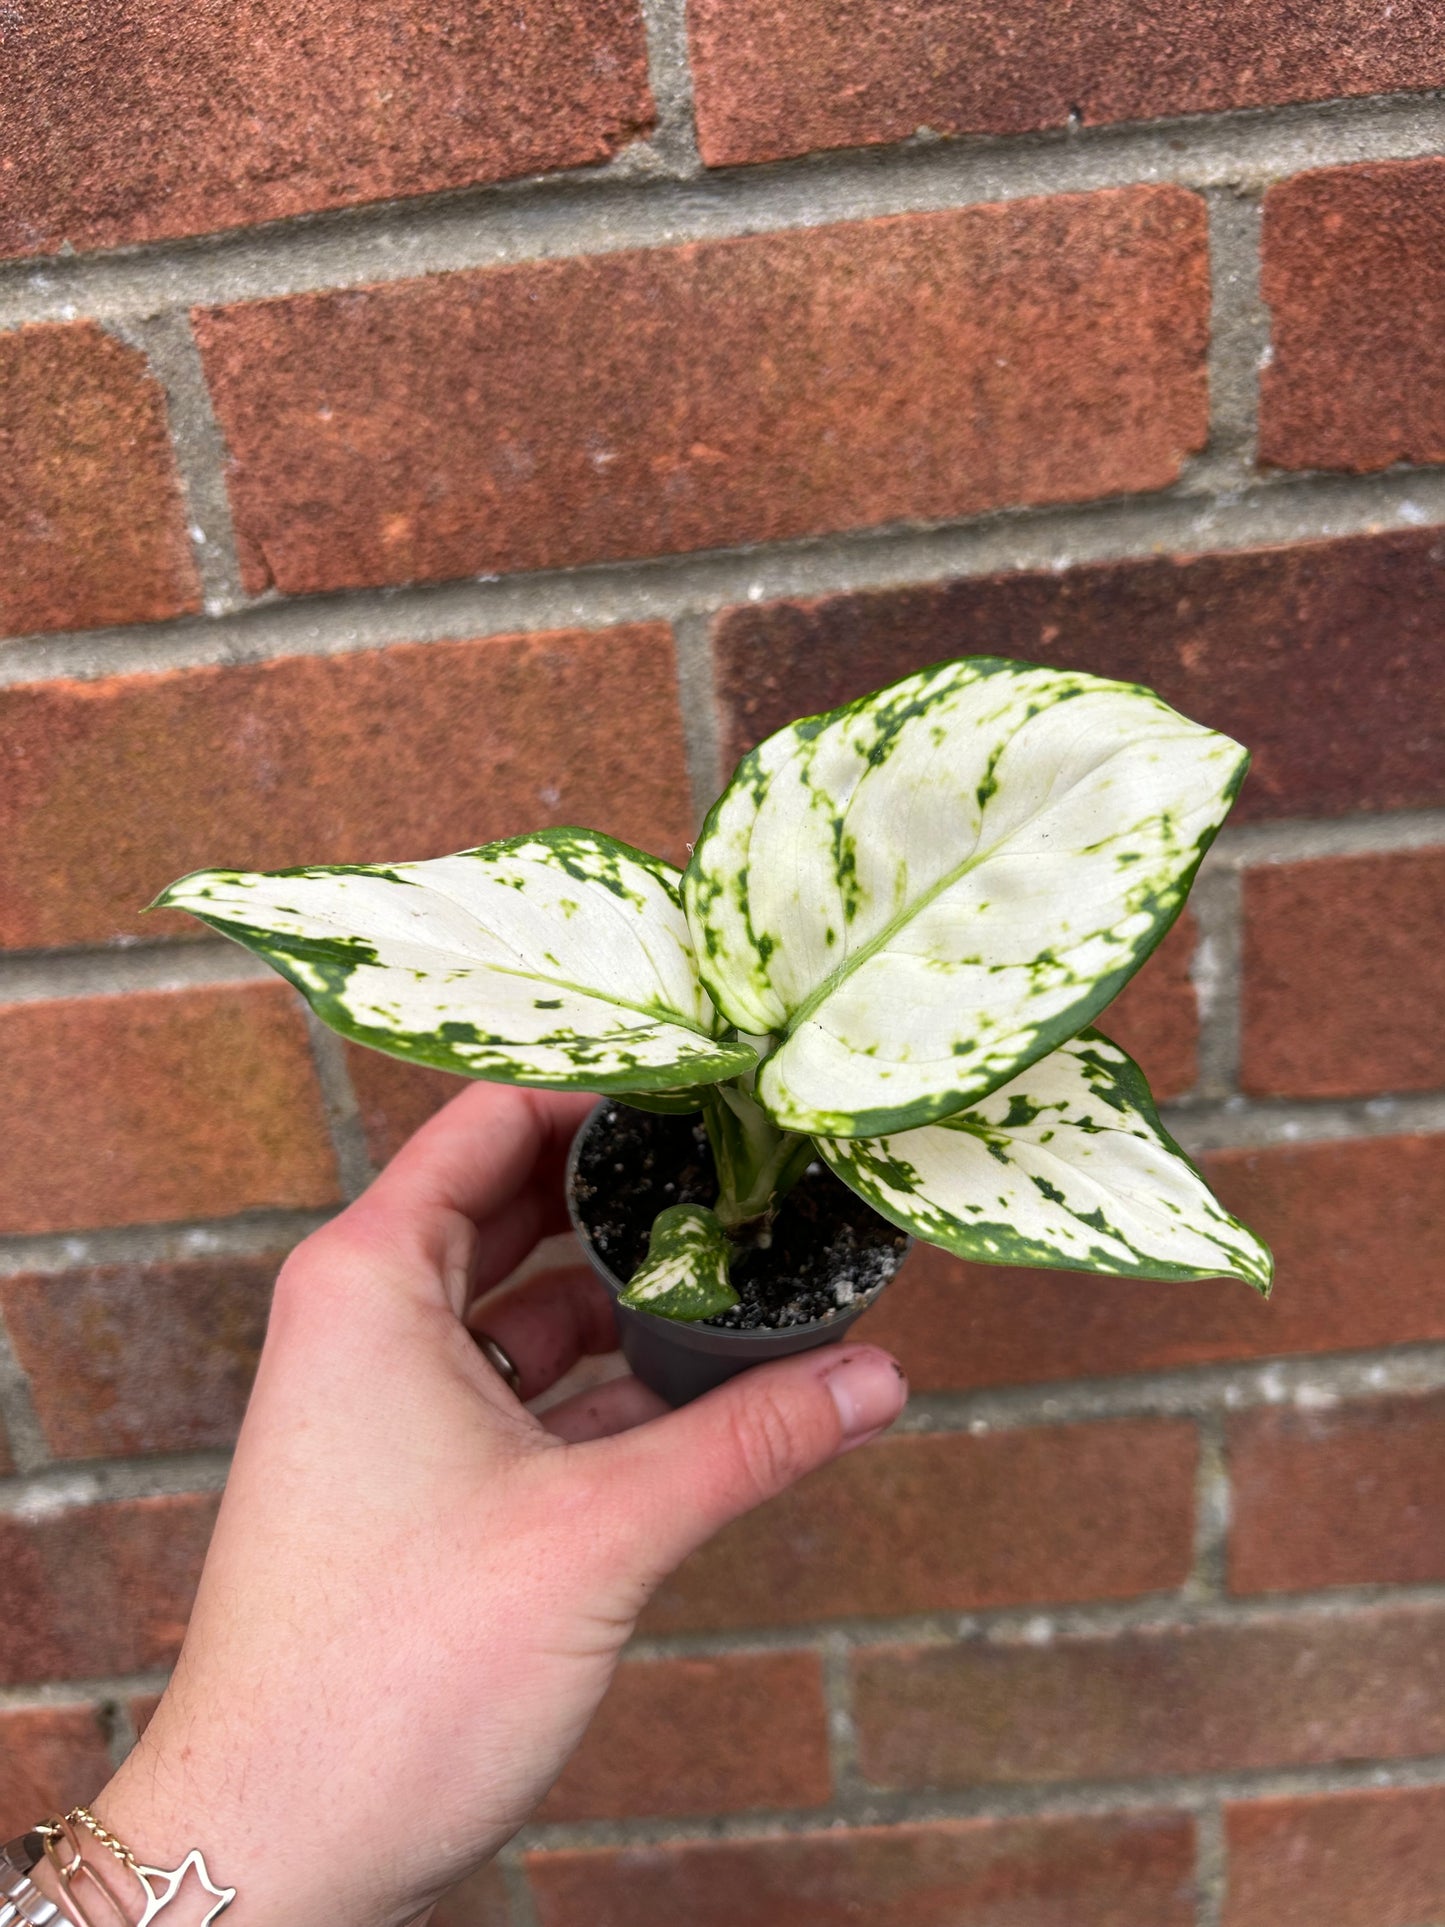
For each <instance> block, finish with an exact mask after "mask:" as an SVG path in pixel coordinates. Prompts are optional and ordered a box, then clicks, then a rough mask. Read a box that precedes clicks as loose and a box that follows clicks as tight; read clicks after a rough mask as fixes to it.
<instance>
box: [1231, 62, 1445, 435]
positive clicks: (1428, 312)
mask: <svg viewBox="0 0 1445 1927" xmlns="http://www.w3.org/2000/svg"><path fill="white" fill-rule="evenodd" d="M1436 39H1437V43H1438V41H1439V34H1438V32H1437V34H1436ZM1262 285H1263V292H1264V298H1265V300H1266V301H1267V302H1268V304H1269V307H1270V311H1271V314H1272V317H1273V321H1272V339H1273V347H1274V354H1273V358H1272V360H1271V362H1270V365H1269V366H1268V367H1267V368H1266V369H1265V370H1264V372H1263V375H1262V377H1261V386H1260V432H1259V452H1260V459H1261V461H1263V462H1266V463H1273V464H1274V465H1275V466H1276V467H1278V468H1343V469H1354V470H1364V469H1377V468H1388V467H1389V465H1390V464H1391V463H1392V462H1402V461H1404V462H1438V461H1441V460H1445V160H1439V159H1433V160H1424V161H1392V162H1386V163H1383V164H1381V165H1379V166H1370V167H1344V168H1328V169H1323V170H1321V171H1320V172H1318V173H1312V174H1300V175H1296V176H1295V178H1294V179H1293V180H1290V181H1285V182H1283V183H1282V184H1281V185H1280V186H1278V187H1274V188H1271V189H1270V191H1269V193H1268V195H1267V196H1266V197H1265V204H1264V265H1263V284H1262ZM1396 297H1398V298H1396Z"/></svg>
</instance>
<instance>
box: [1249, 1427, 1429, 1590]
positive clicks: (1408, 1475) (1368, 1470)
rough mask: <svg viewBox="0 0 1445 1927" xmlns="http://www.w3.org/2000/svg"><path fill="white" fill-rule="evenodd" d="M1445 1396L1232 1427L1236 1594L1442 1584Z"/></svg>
mask: <svg viewBox="0 0 1445 1927" xmlns="http://www.w3.org/2000/svg"><path fill="white" fill-rule="evenodd" d="M1442 1463H1445V1394H1440V1393H1436V1394H1434V1395H1433V1396H1431V1397H1424V1398H1382V1399H1376V1400H1373V1401H1371V1402H1370V1403H1368V1404H1359V1405H1347V1406H1344V1407H1341V1408H1339V1409H1337V1410H1332V1411H1292V1410H1264V1411H1257V1412H1243V1413H1238V1414H1236V1415H1235V1416H1234V1417H1233V1418H1231V1420H1230V1421H1229V1469H1230V1476H1231V1482H1232V1487H1233V1499H1232V1502H1231V1508H1230V1534H1229V1583H1230V1586H1231V1588H1232V1589H1233V1590H1234V1591H1235V1592H1307V1591H1310V1590H1312V1589H1313V1588H1315V1587H1317V1586H1355V1585H1359V1586H1382V1585H1398V1586H1410V1585H1426V1584H1429V1583H1431V1582H1432V1581H1439V1580H1445V1486H1442V1484H1441V1479H1440V1467H1441V1464H1442Z"/></svg>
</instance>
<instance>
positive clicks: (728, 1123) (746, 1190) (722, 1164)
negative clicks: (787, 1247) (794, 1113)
mask: <svg viewBox="0 0 1445 1927" xmlns="http://www.w3.org/2000/svg"><path fill="white" fill-rule="evenodd" d="M703 1121H704V1123H705V1125H706V1127H707V1135H708V1142H709V1143H710V1144H711V1146H712V1154H713V1162H714V1163H715V1164H716V1166H717V1177H718V1200H717V1204H716V1205H715V1206H714V1209H715V1210H716V1212H717V1215H718V1217H719V1219H720V1220H721V1221H722V1223H723V1225H724V1226H725V1227H726V1229H727V1230H729V1231H735V1230H737V1229H738V1228H739V1227H740V1226H742V1225H745V1224H750V1223H752V1222H754V1221H755V1220H757V1219H766V1218H769V1217H771V1215H772V1214H773V1212H774V1211H775V1210H776V1209H777V1207H778V1204H779V1202H780V1200H781V1199H782V1198H783V1197H784V1196H785V1195H786V1194H787V1192H788V1191H790V1190H791V1189H792V1187H793V1186H794V1185H795V1184H796V1183H797V1181H798V1179H799V1178H800V1177H801V1176H802V1175H803V1173H804V1171H805V1170H806V1169H807V1167H808V1165H809V1164H810V1163H811V1161H812V1158H813V1140H812V1139H811V1138H810V1137H804V1136H801V1135H800V1134H799V1133H798V1132H796V1131H782V1130H779V1128H778V1126H777V1125H776V1124H774V1123H773V1122H772V1120H771V1119H770V1118H769V1117H768V1115H767V1113H766V1112H765V1111H764V1110H763V1109H762V1108H761V1106H760V1105H758V1104H757V1103H756V1102H755V1101H754V1100H753V1098H751V1097H750V1096H749V1095H748V1093H747V1092H746V1091H745V1090H743V1088H742V1087H741V1085H739V1084H736V1083H729V1084H711V1085H709V1086H708V1093H707V1101H706V1102H705V1104H704V1105H703Z"/></svg>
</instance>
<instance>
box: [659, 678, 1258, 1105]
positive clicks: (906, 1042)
mask: <svg viewBox="0 0 1445 1927" xmlns="http://www.w3.org/2000/svg"><path fill="white" fill-rule="evenodd" d="M1247 763H1248V757H1247V756H1246V754H1245V752H1244V751H1243V750H1242V749H1241V748H1240V747H1239V745H1238V744H1237V743H1233V742H1231V741H1230V740H1229V738H1228V737H1226V736H1218V735H1216V734H1214V732H1213V731H1211V730H1208V729H1202V728H1201V727H1200V726H1199V725H1198V724H1197V723H1192V722H1190V721H1189V720H1188V719H1187V718H1186V717H1183V716H1180V715H1178V714H1176V713H1175V711H1174V710H1172V709H1170V708H1169V707H1168V706H1167V705H1166V704H1164V703H1162V702H1160V700H1159V698H1158V697H1157V696H1155V695H1152V694H1151V693H1150V691H1148V690H1147V689H1140V688H1137V687H1135V686H1134V685H1133V684H1130V683H1117V682H1103V681H1101V680H1100V679H1099V678H1098V677H1095V676H1086V675H1080V674H1077V673H1075V672H1072V671H1063V670H1057V669H1041V668H1035V667H1032V666H1031V665H1029V664H1027V663H1015V662H1005V661H1001V660H998V659H996V658H993V657H987V656H978V657H970V658H966V659H964V660H963V661H960V662H947V663H940V664H938V665H937V666H936V667H934V668H932V669H924V670H920V671H919V672H918V674H916V675H913V676H907V677H905V678H904V679H903V681H901V682H897V683H894V684H893V685H892V687H891V688H888V689H882V690H879V691H878V692H877V694H875V695H872V696H867V697H864V698H863V700H862V701H860V702H856V703H851V704H849V705H848V707H847V708H845V709H838V710H834V711H833V712H832V713H831V714H830V715H827V716H814V717H809V718H806V719H804V720H803V721H802V722H799V723H794V724H793V725H792V726H791V727H790V728H787V729H783V730H779V731H778V733H777V734H776V735H774V736H770V737H769V738H768V740H767V741H766V742H765V743H763V744H762V745H761V746H760V747H759V748H758V749H755V750H754V751H753V752H752V753H751V754H750V755H749V756H746V757H744V758H743V761H742V762H741V763H740V764H739V766H738V769H737V773H736V775H735V776H734V777H733V780H732V782H731V784H730V785H729V787H728V788H727V790H726V791H725V792H724V793H723V795H722V797H721V798H720V799H719V801H718V803H717V804H716V805H715V806H714V808H713V810H712V813H711V814H710V815H709V817H708V820H707V823H706V825H705V826H704V829H703V833H702V836H701V838H700V839H699V841H698V844H697V848H696V849H695V851H694V852H693V857H692V861H691V863H690V864H689V865H688V868H687V872H686V875H685V877H684V882H683V894H684V900H685V902H686V905H687V914H688V921H689V923H690V924H691V926H692V932H693V940H694V943H695V945H696V948H697V955H698V966H699V969H700V971H701V973H702V977H703V980H704V982H705V983H706V984H707V987H708V989H709V991H710V992H711V993H712V997H713V1000H714V1002H715V1003H716V1004H717V1006H718V1008H719V1009H720V1010H721V1011H722V1012H723V1013H724V1014H725V1015H726V1016H727V1017H728V1018H730V1019H731V1021H732V1022H733V1023H734V1024H736V1025H737V1027H738V1028H739V1029H740V1030H743V1031H748V1032H755V1033H769V1032H771V1033H773V1034H775V1035H776V1036H777V1037H778V1038H779V1039H780V1042H779V1044H778V1047H777V1049H776V1050H775V1051H774V1052H773V1054H772V1055H771V1056H770V1057H769V1058H768V1059H767V1061H766V1063H765V1064H764V1066H763V1068H762V1070H761V1072H760V1073H759V1075H758V1080H757V1086H756V1095H757V1099H758V1101H759V1103H760V1104H762V1106H763V1107H764V1109H765V1110H766V1111H767V1112H768V1114H769V1115H770V1116H771V1117H772V1118H773V1120H774V1122H775V1123H777V1124H779V1125H781V1126H782V1127H783V1128H784V1129H786V1130H792V1131H805V1132H811V1133H814V1134H821V1135H825V1136H829V1137H878V1136H882V1135H884V1134H885V1133H888V1132H894V1131H902V1130H908V1129H910V1128H912V1127H913V1126H915V1125H919V1124H928V1123H931V1122H933V1121H934V1120H936V1119H938V1118H941V1117H946V1116H947V1115H948V1114H949V1113H950V1112H951V1111H957V1110H960V1109H962V1108H963V1106H964V1105H966V1104H969V1103H972V1102H973V1101H974V1100H975V1099H977V1098H980V1097H983V1096H986V1095H987V1093H988V1092H989V1091H992V1090H996V1089H997V1088H998V1086H999V1085H1000V1084H1003V1083H1006V1082H1007V1081H1008V1079H1009V1078H1011V1077H1015V1076H1017V1074H1018V1073H1019V1072H1020V1071H1021V1070H1022V1069H1023V1068H1024V1067H1025V1065H1027V1064H1031V1063H1033V1062H1034V1060H1035V1059H1036V1058H1039V1057H1042V1056H1043V1055H1044V1054H1045V1053H1046V1052H1048V1051H1050V1050H1052V1049H1054V1048H1055V1047H1056V1046H1057V1045H1059V1044H1061V1043H1062V1042H1063V1041H1064V1039H1065V1038H1066V1037H1072V1036H1073V1035H1074V1034H1075V1033H1076V1032H1077V1031H1079V1030H1080V1029H1081V1028H1082V1027H1083V1026H1084V1025H1085V1024H1087V1023H1088V1022H1089V1021H1090V1019H1091V1018H1092V1017H1093V1016H1094V1015H1095V1013H1096V1012H1097V1011H1099V1010H1101V1009H1102V1008H1103V1006H1104V1005H1105V1004H1106V1003H1107V1002H1108V1001H1109V999H1110V998H1111V997H1113V996H1114V995H1115V994H1116V993H1117V992H1118V991H1119V990H1120V989H1121V988H1122V987H1123V985H1124V983H1125V982H1126V981H1127V979H1128V978H1129V977H1130V976H1132V975H1133V973H1134V971H1135V970H1136V969H1137V968H1138V967H1139V965H1140V964H1141V963H1142V962H1143V961H1144V959H1145V958H1146V957H1147V956H1148V955H1149V952H1150V951H1151V950H1152V949H1153V948H1154V946H1155V945H1156V944H1157V943H1158V941H1159V939H1160V938H1161V937H1162V936H1163V934H1164V932H1165V931H1166V930H1167V929H1168V927H1169V925H1170V924H1171V923H1172V922H1173V920H1174V918H1175V917H1176V916H1177V914H1178V912H1179V909H1180V907H1181V905H1182V904H1183V902H1184V898H1185V896H1186V894H1187V893H1188V890H1189V885H1190V882H1191V880H1192V879H1193V876H1194V872H1195V870H1196V868H1197V867H1198V864H1199V860H1200V858H1201V857H1202V855H1203V854H1204V851H1205V850H1206V848H1207V847H1208V845H1209V843H1210V841H1211V839H1212V838H1213V836H1214V833H1215V831H1216V830H1217V829H1218V827H1219V824H1220V823H1221V821H1222V820H1223V818H1224V815H1225V812H1226V811H1227V810H1228V808H1229V805H1230V802H1231V800H1232V799H1233V796H1234V793H1235V791H1236V790H1237V788H1238V787H1239V784H1240V781H1241V780H1242V778H1243V775H1244V771H1245V767H1246V765H1247Z"/></svg>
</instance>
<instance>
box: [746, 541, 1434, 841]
mask: <svg viewBox="0 0 1445 1927" xmlns="http://www.w3.org/2000/svg"><path fill="white" fill-rule="evenodd" d="M714 637H715V642H716V647H717V655H718V700H719V710H720V721H721V727H722V734H723V743H724V747H725V750H726V752H727V753H728V755H729V756H730V757H737V756H740V755H741V754H742V752H743V751H744V750H745V749H746V748H748V747H750V745H751V744H753V743H755V742H756V741H758V739H759V738H760V737H762V736H765V735H766V734H767V733H768V732H769V730H772V729H777V728H779V727H780V726H781V725H782V724H784V723H786V722H789V721H791V720H792V718H793V717H794V716H798V715H807V714H809V713H811V712H813V711H816V710H820V709H828V708H831V707H832V706H833V705H834V704H836V703H841V702H846V701H849V700H851V698H853V697H854V696H861V695H863V694H865V693H866V692H867V691H868V690H870V689H875V688H877V687H878V685H879V684H880V683H885V682H889V681H891V680H892V679H893V678H894V677H897V676H902V675H906V674H907V673H908V672H909V671H910V670H912V669H917V668H920V667H922V665H923V664H925V663H930V662H937V661H939V660H940V659H942V658H944V657H948V656H958V655H970V654H972V655H999V656H1015V657H1018V658H1020V659H1022V660H1023V661H1025V662H1044V663H1054V664H1057V665H1058V666H1059V667H1061V668H1069V669H1087V670H1089V671H1091V672H1092V673H1094V674H1096V675H1105V676H1118V677H1121V678H1122V679H1124V680H1125V681H1130V682H1142V683H1146V684H1148V686H1149V687H1150V688H1152V689H1157V690H1158V692H1159V694H1160V695H1161V696H1163V697H1164V699H1165V700H1166V701H1167V702H1171V703H1173V704H1174V705H1175V707H1176V708H1178V709H1181V710H1183V711H1184V713H1185V714H1186V715H1188V716H1193V717H1195V718H1197V719H1198V720H1199V721H1200V722H1203V723H1207V724H1209V725H1210V727H1211V728H1214V729H1222V730H1224V731H1226V732H1227V733H1228V734H1229V735H1232V736H1234V737H1236V738H1237V739H1238V740H1239V741H1240V742H1242V743H1246V744H1248V745H1249V748H1250V750H1251V751H1252V753H1253V756H1254V765H1253V768H1252V769H1251V771H1250V776H1249V780H1248V782H1247V783H1246V784H1245V786H1244V790H1243V793H1242V795H1241V796H1240V799H1239V802H1238V803H1237V804H1236V806H1235V810H1234V819H1237V820H1248V819H1250V818H1252V817H1253V818H1261V817H1275V816H1315V815H1323V816H1337V815H1341V814H1344V813H1348V812H1352V811H1355V810H1387V809H1406V808H1418V807H1428V806H1432V805H1438V804H1441V803H1445V722H1442V717H1445V538H1442V535H1441V532H1440V530H1438V529H1420V530H1411V531H1408V532H1402V533H1398V534H1397V533H1391V534H1387V535H1373V536H1351V537H1348V538H1344V539H1341V540H1338V541H1331V542H1310V543H1301V544H1299V545H1297V546H1294V547H1288V548H1271V549H1255V550H1246V551H1244V552H1243V553H1239V554H1208V555H1199V556H1188V557H1177V556H1149V557H1145V558H1142V559H1140V558H1135V559H1132V560H1130V561H1127V562H1104V563H1090V564H1088V565H1086V566H1082V567H1079V568H1073V569H1065V570H1061V571H1057V572H1056V571H1053V570H1045V571H1020V572H1018V573H1013V574H1007V575H994V576H982V577H974V578H970V579H965V580H962V581H952V582H943V583H929V584H923V585H920V586H918V587H916V588H912V587H910V588H905V589H880V590H867V591H862V592H856V593H850V594H846V595H834V596H820V597H817V598H814V599H811V600H790V601H784V602H774V603H760V604H756V605H749V606H744V607H742V608H737V609H730V610H728V611H726V612H725V613H724V614H723V615H722V616H720V617H719V618H718V621H717V623H716V625H715V629H714Z"/></svg>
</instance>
